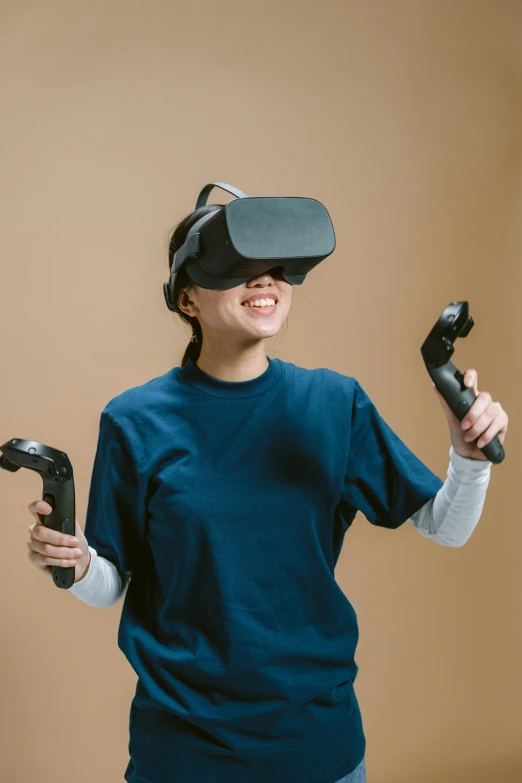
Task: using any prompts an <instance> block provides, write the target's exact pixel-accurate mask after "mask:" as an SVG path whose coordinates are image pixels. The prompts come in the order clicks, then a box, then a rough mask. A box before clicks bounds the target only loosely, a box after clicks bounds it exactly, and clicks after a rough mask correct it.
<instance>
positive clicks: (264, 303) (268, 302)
mask: <svg viewBox="0 0 522 783" xmlns="http://www.w3.org/2000/svg"><path fill="white" fill-rule="evenodd" d="M243 304H244V305H245V306H246V307H272V306H273V305H275V299H256V300H255V301H253V302H243Z"/></svg>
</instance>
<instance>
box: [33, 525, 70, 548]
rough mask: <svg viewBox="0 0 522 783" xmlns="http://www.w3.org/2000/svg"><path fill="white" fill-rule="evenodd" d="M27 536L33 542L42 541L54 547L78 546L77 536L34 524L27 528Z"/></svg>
mask: <svg viewBox="0 0 522 783" xmlns="http://www.w3.org/2000/svg"><path fill="white" fill-rule="evenodd" d="M29 534H30V536H31V538H32V539H33V540H34V541H43V542H44V543H49V544H54V545H55V546H77V545H78V544H79V539H78V537H77V536H70V535H68V534H67V533H62V532H61V531H60V530H53V529H52V528H50V527H46V526H45V525H44V524H38V523H36V522H35V523H34V524H33V525H30V526H29Z"/></svg>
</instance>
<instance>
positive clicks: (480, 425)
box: [464, 403, 498, 442]
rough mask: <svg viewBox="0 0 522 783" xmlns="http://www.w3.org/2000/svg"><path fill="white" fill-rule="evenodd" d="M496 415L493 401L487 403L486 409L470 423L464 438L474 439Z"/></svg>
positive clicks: (468, 440) (467, 439)
mask: <svg viewBox="0 0 522 783" xmlns="http://www.w3.org/2000/svg"><path fill="white" fill-rule="evenodd" d="M497 416H498V411H497V407H496V405H495V403H491V404H490V405H488V407H487V408H486V410H485V411H484V412H483V413H482V414H481V415H480V416H479V417H478V419H477V420H476V421H475V422H474V424H472V425H471V427H470V428H469V429H468V431H467V432H466V434H465V435H464V440H465V441H467V442H470V441H472V440H475V438H477V437H478V436H479V435H481V434H482V433H483V432H484V431H485V430H486V429H487V428H488V427H489V426H490V424H491V422H492V421H494V420H495V419H496V418H497Z"/></svg>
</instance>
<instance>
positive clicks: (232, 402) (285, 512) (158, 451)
mask: <svg viewBox="0 0 522 783" xmlns="http://www.w3.org/2000/svg"><path fill="white" fill-rule="evenodd" d="M267 359H268V361H269V367H268V369H267V370H266V371H265V372H264V373H263V374H262V375H260V376H258V377H257V378H254V379H252V380H249V381H241V382H229V381H223V380H219V379H217V378H213V377H212V376H210V375H208V374H207V373H205V372H203V371H202V370H201V369H200V368H199V367H198V366H197V364H195V363H194V362H193V361H192V360H189V361H188V363H187V364H185V365H184V366H183V367H174V368H173V369H171V370H169V371H168V372H167V373H165V374H164V375H162V376H160V377H158V378H154V379H153V380H151V381H148V382H147V383H144V384H143V385H141V386H137V387H134V388H131V389H128V390H126V391H125V392H123V393H121V394H119V395H118V396H116V397H114V398H113V399H112V400H111V401H110V402H109V403H108V404H107V405H106V407H105V409H104V410H103V412H102V414H101V419H100V432H99V440H98V446H97V451H96V456H95V460H94V466H93V473H92V480H91V486H90V491H89V499H88V508H87V516H86V523H85V535H86V537H87V540H88V542H89V544H90V545H92V546H93V547H94V548H95V549H96V550H97V552H98V553H99V554H100V555H101V556H102V557H105V558H106V559H107V560H110V561H111V562H112V563H114V564H115V565H116V566H117V568H118V569H119V571H120V573H121V575H122V577H123V576H124V575H125V572H132V577H131V581H130V584H129V587H128V590H127V593H126V595H125V600H124V604H123V610H122V615H121V620H120V625H119V630H118V646H119V647H120V649H121V650H122V652H123V653H124V655H125V656H126V657H127V659H128V661H129V663H130V665H131V666H132V668H133V669H134V671H135V672H136V674H137V675H138V681H137V687H136V694H135V697H134V699H133V702H132V705H131V712H130V725H129V732H130V741H129V753H130V757H131V758H130V761H129V764H128V766H127V769H126V771H125V780H126V781H127V782H128V783H267V781H270V783H335V781H338V780H339V779H340V778H342V777H343V776H344V775H347V774H348V773H349V772H351V771H352V770H353V769H355V767H356V766H357V765H358V764H359V762H360V761H361V759H362V758H363V756H364V753H365V736H364V731H363V725H362V720H361V714H360V711H359V706H358V703H357V699H356V695H355V691H354V680H355V677H356V675H357V671H358V666H357V664H356V663H355V660H354V656H355V649H356V646H357V641H358V635H359V632H358V625H357V618H356V614H355V611H354V609H353V607H352V605H351V603H350V601H349V600H348V598H347V597H346V596H345V595H344V593H343V591H342V590H341V588H340V587H339V586H338V584H337V582H336V580H335V576H334V566H335V564H336V562H337V559H338V557H339V554H340V551H341V547H342V544H343V539H344V535H345V533H346V531H347V529H348V528H349V527H350V525H351V524H352V522H353V519H354V517H355V515H356V513H357V510H360V511H362V513H363V514H364V516H365V517H366V518H367V519H368V520H369V521H370V522H371V523H372V524H374V525H378V526H381V527H387V528H397V527H399V526H400V525H401V524H403V523H404V522H405V521H406V520H407V519H409V518H410V517H411V516H412V515H413V514H414V513H415V512H416V511H417V510H418V509H419V508H421V506H423V505H424V504H425V503H426V502H427V501H428V500H429V499H430V498H432V497H433V496H434V495H436V493H437V492H438V491H439V489H440V488H441V487H442V486H443V482H442V481H441V479H440V478H438V476H436V475H435V474H434V473H432V472H431V470H429V468H427V467H426V465H424V464H423V463H422V462H421V461H420V460H419V459H418V458H417V457H416V456H415V455H414V454H413V453H412V452H411V451H410V450H409V449H408V448H407V446H406V445H405V444H404V443H403V442H402V440H400V438H399V437H398V436H397V435H396V434H395V433H394V432H393V431H392V429H391V428H390V427H389V426H388V425H387V424H386V422H385V421H384V420H383V419H382V418H381V416H380V415H379V413H378V411H377V409H376V407H375V405H374V404H373V403H372V401H371V400H370V398H369V397H368V395H367V394H366V392H365V391H364V389H363V388H362V386H361V385H360V384H359V383H358V381H357V380H356V379H355V378H353V377H349V376H345V375H342V374H340V373H338V372H335V371H333V370H329V369H326V368H319V369H312V370H309V369H305V368H302V367H298V366H296V365H294V364H292V363H290V362H285V361H282V360H281V359H271V358H270V357H267ZM390 717H392V716H390Z"/></svg>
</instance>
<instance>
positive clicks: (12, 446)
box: [0, 438, 76, 590]
mask: <svg viewBox="0 0 522 783" xmlns="http://www.w3.org/2000/svg"><path fill="white" fill-rule="evenodd" d="M0 451H1V452H2V454H1V455H0V468H3V469H4V470H8V471H10V472H11V473H16V471H17V470H20V468H29V469H30V470H35V471H36V472H37V473H39V474H40V476H41V477H42V481H43V492H42V495H43V500H45V502H46V503H49V505H50V506H51V508H52V512H51V513H50V514H47V515H46V516H45V517H44V520H45V521H44V524H45V526H46V527H50V528H52V530H59V531H60V532H61V533H67V534H68V535H70V536H74V534H75V527H76V511H75V502H74V478H73V470H72V465H71V463H70V460H69V457H68V456H67V454H65V453H64V452H63V451H59V449H53V448H51V446H45V445H44V444H43V443H37V442H36V441H34V440H22V439H21V438H12V439H11V440H8V441H7V443H4V444H3V446H0ZM51 572H52V575H53V579H54V583H55V585H56V587H61V588H63V589H65V590H68V589H69V587H72V586H73V584H74V579H75V573H76V572H75V568H74V565H73V566H69V567H67V566H51Z"/></svg>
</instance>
